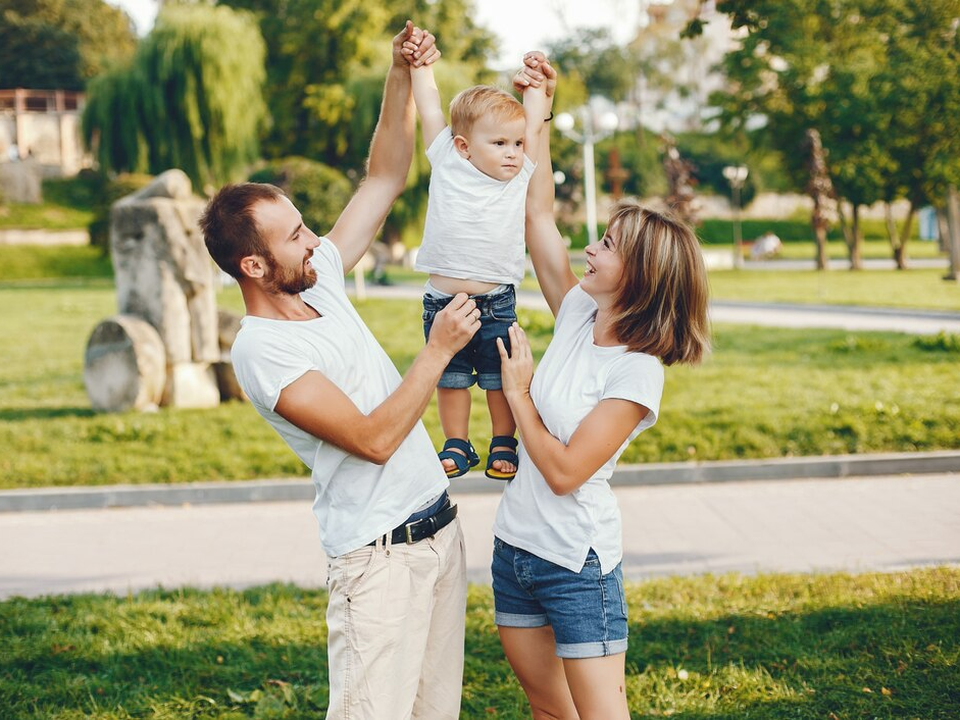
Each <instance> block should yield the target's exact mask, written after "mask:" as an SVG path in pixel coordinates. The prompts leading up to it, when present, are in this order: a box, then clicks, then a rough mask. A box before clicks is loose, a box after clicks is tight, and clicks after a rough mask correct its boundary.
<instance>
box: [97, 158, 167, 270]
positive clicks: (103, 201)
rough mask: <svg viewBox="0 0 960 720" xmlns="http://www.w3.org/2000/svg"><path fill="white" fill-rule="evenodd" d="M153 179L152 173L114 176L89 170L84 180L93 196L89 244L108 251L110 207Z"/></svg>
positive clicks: (105, 251)
mask: <svg viewBox="0 0 960 720" xmlns="http://www.w3.org/2000/svg"><path fill="white" fill-rule="evenodd" d="M152 181H153V176H152V175H142V174H136V173H123V174H122V175H117V176H116V177H115V178H110V177H108V176H107V175H106V174H105V173H94V172H91V173H89V175H87V176H86V178H85V182H86V183H87V184H88V185H89V187H90V193H91V197H92V198H93V221H92V222H91V223H90V244H91V245H93V246H94V247H97V248H100V249H101V250H103V252H104V253H107V252H109V251H110V208H111V207H112V206H113V204H114V203H115V202H116V201H117V200H119V199H120V198H123V197H126V196H127V195H130V194H131V193H135V192H136V191H137V190H141V189H143V188H145V187H146V186H147V185H149V184H150V183H151V182H152Z"/></svg>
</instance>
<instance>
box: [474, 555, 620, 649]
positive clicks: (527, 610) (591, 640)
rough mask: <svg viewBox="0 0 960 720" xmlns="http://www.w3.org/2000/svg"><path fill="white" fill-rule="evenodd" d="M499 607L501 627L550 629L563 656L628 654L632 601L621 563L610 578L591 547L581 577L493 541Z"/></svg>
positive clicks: (495, 595) (495, 593)
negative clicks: (629, 612) (628, 626)
mask: <svg viewBox="0 0 960 720" xmlns="http://www.w3.org/2000/svg"><path fill="white" fill-rule="evenodd" d="M491 570H492V572H493V603H494V610H495V616H494V620H495V622H496V623H497V625H501V626H503V627H515V628H537V627H544V626H546V625H549V626H550V627H551V628H552V629H553V634H554V637H555V638H556V643H557V649H556V652H557V657H561V658H592V657H606V656H607V655H617V654H618V653H622V652H626V650H627V600H626V597H625V596H624V594H623V572H622V570H621V568H620V565H619V564H618V565H617V566H616V567H615V568H614V569H613V570H611V571H610V572H608V573H607V574H606V575H603V574H601V572H600V560H599V559H598V558H597V554H596V553H595V552H594V551H593V550H592V549H591V550H590V552H589V553H588V554H587V561H586V563H585V564H584V566H583V569H582V570H580V572H579V573H575V572H572V571H570V570H567V569H566V568H562V567H560V566H559V565H555V564H553V563H552V562H550V561H548V560H544V559H542V558H539V557H537V556H536V555H533V554H532V553H528V552H527V551H526V550H521V549H520V548H516V547H514V546H513V545H509V544H507V543H505V542H503V540H501V539H500V538H497V537H495V538H494V539H493V564H492V566H491Z"/></svg>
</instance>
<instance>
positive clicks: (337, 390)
mask: <svg viewBox="0 0 960 720" xmlns="http://www.w3.org/2000/svg"><path fill="white" fill-rule="evenodd" d="M437 57H439V52H438V51H437V50H436V48H435V47H434V45H433V37H432V36H431V35H429V34H428V33H423V32H422V31H420V30H419V29H417V28H414V27H413V25H412V24H411V23H409V22H408V23H407V27H406V28H405V29H404V31H402V32H401V33H400V34H399V35H397V36H396V37H395V38H394V41H393V63H392V66H391V68H390V71H389V74H388V76H387V82H386V86H385V88H384V99H383V106H382V108H381V113H380V120H379V122H378V124H377V129H376V131H375V132H374V136H373V141H372V143H371V149H370V159H369V169H368V173H367V177H366V179H365V180H364V182H363V183H362V184H361V186H360V188H359V189H358V190H357V192H356V194H355V195H354V197H353V199H352V200H351V201H350V203H349V204H348V205H347V207H346V209H345V210H344V211H343V214H342V215H341V216H340V218H339V219H338V220H337V222H336V224H335V225H334V227H333V229H332V230H330V232H329V233H328V234H327V235H326V237H317V236H316V235H314V234H313V232H311V230H310V229H308V228H306V227H304V225H303V222H302V220H301V217H300V213H299V212H298V211H297V209H296V208H295V207H294V206H293V204H292V203H291V202H290V201H289V200H288V199H287V198H286V197H285V196H284V195H283V194H282V193H281V192H280V191H279V190H278V189H277V188H274V187H273V186H270V185H258V184H253V183H246V184H242V185H228V186H226V187H224V188H223V189H221V190H220V192H219V193H218V194H217V195H216V196H215V197H214V198H213V199H212V200H211V201H210V203H209V205H208V206H207V209H206V211H205V213H204V216H203V218H202V219H201V227H202V229H203V232H204V238H205V240H206V243H207V248H208V249H209V251H210V254H211V255H212V256H213V258H214V259H215V260H216V261H217V264H218V265H220V267H221V268H223V269H224V270H225V271H226V272H228V273H230V274H231V275H233V276H234V277H235V278H237V281H238V283H239V285H240V289H241V291H242V293H243V299H244V303H245V305H246V312H247V315H246V317H244V318H243V320H242V323H241V329H240V332H239V334H238V335H237V339H236V342H235V343H234V346H233V352H232V359H233V364H234V369H235V370H236V374H237V378H238V380H239V381H240V385H241V386H242V387H243V389H244V391H245V392H246V393H247V395H248V396H249V397H250V400H251V402H252V403H253V405H254V407H256V409H257V411H258V412H259V413H260V414H261V415H262V416H263V417H264V418H265V419H266V420H267V422H269V423H270V424H271V425H272V426H273V427H274V428H275V429H276V430H277V432H279V433H280V435H281V436H282V437H283V438H284V440H286V442H287V443H288V444H289V445H290V447H291V448H292V449H293V450H294V452H296V453H297V455H298V456H299V457H300V458H301V459H302V460H303V461H304V463H306V464H307V465H308V466H309V467H310V468H311V470H312V474H313V482H314V485H315V486H316V493H317V494H316V500H315V502H314V506H313V508H314V513H315V514H316V516H317V519H318V520H319V524H320V540H321V543H322V545H323V548H324V551H325V552H326V554H327V555H328V557H329V558H330V560H329V565H328V579H327V584H328V588H329V594H330V599H329V605H328V609H327V625H328V630H329V632H328V656H329V665H330V705H329V709H328V714H327V717H328V718H347V717H349V718H369V719H370V720H392V719H393V718H456V717H458V716H459V707H460V687H461V682H462V673H463V634H464V614H465V607H466V564H465V559H464V553H463V537H462V534H461V532H460V525H459V521H457V520H456V506H455V505H451V504H450V500H449V498H448V497H447V494H446V490H447V487H448V484H449V482H448V480H447V478H446V474H445V473H444V471H443V468H442V466H441V465H440V462H439V460H438V459H437V456H436V454H435V453H434V451H433V447H432V444H431V442H430V439H429V437H428V436H427V433H426V430H425V429H424V427H423V424H422V423H421V422H420V416H421V415H422V413H423V411H424V409H425V407H426V405H427V402H428V401H429V398H430V396H431V394H432V392H433V388H434V387H435V386H436V383H437V381H438V379H439V378H440V374H441V373H442V372H443V369H444V367H445V366H446V364H447V363H448V362H449V360H450V359H451V358H452V357H453V355H454V354H455V353H456V351H457V350H459V349H460V348H461V347H463V346H464V345H465V344H466V343H467V342H468V340H469V339H470V338H471V337H472V336H473V334H474V333H475V332H476V330H477V328H479V326H480V323H479V320H478V317H479V311H478V310H476V308H475V304H474V302H473V301H472V300H469V299H468V298H467V296H466V295H461V296H458V297H457V298H456V300H455V301H454V302H453V303H451V307H450V309H449V311H448V312H445V313H443V317H442V318H441V317H440V316H438V317H437V323H439V325H440V331H439V332H437V330H436V329H435V330H434V334H435V335H436V340H435V341H434V336H433V335H432V336H431V339H430V342H429V343H428V344H427V346H426V347H425V348H424V349H423V351H422V352H421V353H420V354H419V356H417V358H416V360H415V361H414V362H413V364H412V365H411V367H410V369H409V370H408V371H407V374H406V377H405V378H403V379H402V380H401V377H400V375H399V373H398V372H397V370H396V368H395V367H394V366H393V364H392V363H391V361H390V359H389V358H388V357H387V355H386V353H385V352H384V351H383V350H382V348H381V347H380V346H379V345H378V344H377V342H376V340H375V339H374V337H373V335H372V334H371V333H370V331H369V330H368V329H367V328H366V326H365V325H364V324H363V321H362V320H361V319H360V317H359V315H357V313H356V311H355V310H354V308H353V306H352V305H351V304H350V302H349V300H348V298H347V296H346V293H345V290H344V275H345V274H346V273H347V272H349V271H350V269H351V268H353V266H354V265H355V264H356V263H357V261H358V260H359V259H360V258H361V257H362V256H363V254H364V252H366V250H367V248H368V247H369V245H370V243H371V242H372V241H373V238H374V235H375V234H376V232H377V230H378V228H379V227H380V225H381V223H382V222H383V219H384V218H385V217H386V214H387V212H389V210H390V207H391V205H392V204H393V202H394V200H395V199H396V198H397V196H398V195H399V194H400V192H401V191H402V190H403V187H404V184H405V181H406V177H407V170H408V169H409V166H410V160H411V158H412V155H413V147H414V125H415V122H414V107H413V101H412V96H411V91H410V71H409V63H408V61H407V58H409V59H410V62H411V63H414V64H419V63H423V62H432V61H434V60H435V59H436V58H437ZM436 327H437V326H436V325H435V328H436Z"/></svg>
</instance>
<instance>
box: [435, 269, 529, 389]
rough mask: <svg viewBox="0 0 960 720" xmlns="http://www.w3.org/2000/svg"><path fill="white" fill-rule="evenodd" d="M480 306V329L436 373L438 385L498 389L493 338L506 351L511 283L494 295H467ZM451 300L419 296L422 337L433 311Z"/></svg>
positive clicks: (513, 309) (512, 317)
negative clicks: (476, 386)
mask: <svg viewBox="0 0 960 720" xmlns="http://www.w3.org/2000/svg"><path fill="white" fill-rule="evenodd" d="M470 298H471V299H472V300H473V301H474V302H476V303H477V307H478V308H479V309H480V329H479V330H477V334H476V335H474V336H473V337H472V338H471V339H470V342H469V343H467V345H466V346H465V347H464V348H463V349H461V350H460V352H458V353H457V354H456V355H454V356H453V359H452V360H451V361H450V364H449V365H447V367H446V369H445V370H444V371H443V375H441V376H440V382H438V383H437V386H438V387H442V388H468V387H470V386H471V385H473V384H474V383H477V384H478V385H479V386H480V387H481V388H482V389H484V390H500V389H502V388H503V383H502V381H501V379H500V351H499V350H498V349H497V338H503V344H504V345H506V347H507V350H508V351H509V350H510V337H509V335H507V330H508V329H509V328H510V326H511V325H512V324H513V323H514V322H516V320H517V293H516V291H515V290H514V288H513V285H509V286H508V287H507V289H506V290H503V291H502V292H498V293H494V294H492V295H491V294H484V295H471V296H470ZM452 299H453V296H450V297H437V296H436V295H433V294H431V293H427V294H426V295H424V296H423V336H424V338H429V337H430V328H431V327H433V319H434V318H435V317H436V315H437V313H438V312H440V311H441V310H443V309H444V308H445V307H446V306H447V305H448V304H449V302H450V301H451V300H452Z"/></svg>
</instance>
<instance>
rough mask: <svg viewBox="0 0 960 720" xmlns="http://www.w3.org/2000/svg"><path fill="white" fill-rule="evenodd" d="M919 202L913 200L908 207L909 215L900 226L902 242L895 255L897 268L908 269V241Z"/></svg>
mask: <svg viewBox="0 0 960 720" xmlns="http://www.w3.org/2000/svg"><path fill="white" fill-rule="evenodd" d="M916 206H917V204H916V203H915V202H914V201H913V200H911V201H910V207H909V208H908V209H907V217H906V219H905V220H904V221H903V227H902V228H900V244H899V245H898V246H897V248H898V252H897V253H896V255H894V260H896V261H897V270H906V269H907V243H908V242H910V230H912V229H913V216H914V215H915V214H916V210H915V208H916Z"/></svg>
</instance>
